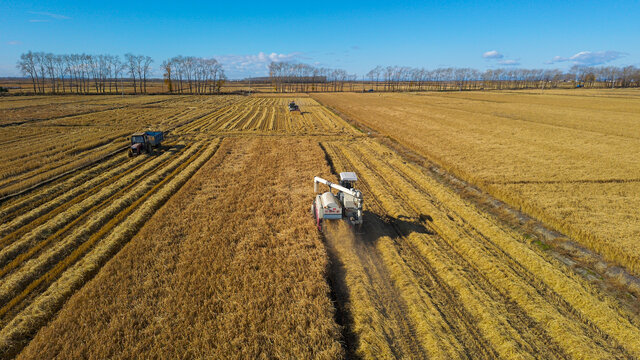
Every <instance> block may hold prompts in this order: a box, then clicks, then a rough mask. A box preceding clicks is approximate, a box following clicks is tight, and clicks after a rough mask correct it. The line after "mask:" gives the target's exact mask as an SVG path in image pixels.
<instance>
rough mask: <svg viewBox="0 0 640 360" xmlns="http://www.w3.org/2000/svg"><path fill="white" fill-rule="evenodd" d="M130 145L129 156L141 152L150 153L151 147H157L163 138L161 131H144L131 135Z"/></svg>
mask: <svg viewBox="0 0 640 360" xmlns="http://www.w3.org/2000/svg"><path fill="white" fill-rule="evenodd" d="M130 139H131V147H130V148H129V156H130V157H131V156H135V155H140V154H142V153H143V152H146V153H147V154H150V153H151V150H152V149H153V148H157V147H158V146H160V143H162V140H164V133H163V132H162V131H145V132H141V133H135V134H133V135H131V138H130Z"/></svg>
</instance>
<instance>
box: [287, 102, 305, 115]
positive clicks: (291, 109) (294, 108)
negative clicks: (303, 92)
mask: <svg viewBox="0 0 640 360" xmlns="http://www.w3.org/2000/svg"><path fill="white" fill-rule="evenodd" d="M296 111H297V112H298V113H299V114H302V112H301V111H300V107H299V106H298V104H296V102H295V101H293V100H291V102H290V103H289V112H291V113H293V112H296Z"/></svg>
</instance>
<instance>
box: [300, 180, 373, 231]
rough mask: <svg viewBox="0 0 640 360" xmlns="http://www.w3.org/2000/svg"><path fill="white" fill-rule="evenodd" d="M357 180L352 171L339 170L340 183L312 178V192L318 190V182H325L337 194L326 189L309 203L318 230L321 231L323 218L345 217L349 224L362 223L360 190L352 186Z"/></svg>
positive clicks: (335, 218)
mask: <svg viewBox="0 0 640 360" xmlns="http://www.w3.org/2000/svg"><path fill="white" fill-rule="evenodd" d="M356 181H358V177H357V176H356V173H354V172H341V173H340V184H339V185H338V184H334V183H332V182H330V181H328V180H325V179H322V178H319V177H317V176H316V177H315V178H313V190H314V192H316V193H318V192H320V189H319V188H318V184H325V185H327V186H328V187H329V188H330V189H336V190H338V193H337V194H334V193H332V192H331V191H327V192H325V193H323V194H321V195H316V198H315V200H314V202H313V204H312V205H311V213H312V214H313V216H314V218H315V219H316V226H317V227H318V230H320V231H322V222H323V220H325V219H326V220H337V219H343V218H344V219H346V220H347V221H348V222H349V223H350V224H351V225H358V226H360V225H362V220H363V216H362V215H363V214H362V203H363V200H362V192H360V190H356V189H354V188H353V184H354V183H355V182H356Z"/></svg>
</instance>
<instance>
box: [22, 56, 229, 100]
mask: <svg viewBox="0 0 640 360" xmlns="http://www.w3.org/2000/svg"><path fill="white" fill-rule="evenodd" d="M152 63H153V59H152V58H151V57H150V56H145V55H134V54H131V53H127V54H125V55H124V58H121V57H120V56H118V55H107V54H101V55H89V54H61V55H56V54H51V53H44V52H32V51H29V52H27V53H24V54H22V55H21V56H20V59H19V60H18V63H17V65H16V67H17V68H18V70H20V72H21V73H22V75H23V76H26V77H28V78H29V79H30V80H31V84H32V86H33V92H34V93H39V94H44V93H47V92H49V93H55V94H61V93H76V94H87V93H98V94H107V93H124V92H125V91H126V92H133V93H134V94H138V93H141V94H146V93H148V90H147V84H148V82H149V80H150V78H151V76H152V70H153V69H152V67H151V64H152ZM162 69H163V70H164V78H165V80H164V83H165V84H166V85H167V89H168V91H169V92H178V93H187V92H188V93H191V94H205V93H214V92H219V91H220V87H221V86H222V84H223V82H224V79H226V77H225V75H224V70H223V69H222V66H221V65H220V64H219V63H218V62H217V61H216V60H215V59H205V58H196V57H191V56H190V57H183V56H176V57H174V58H171V59H169V60H166V61H164V62H163V63H162Z"/></svg>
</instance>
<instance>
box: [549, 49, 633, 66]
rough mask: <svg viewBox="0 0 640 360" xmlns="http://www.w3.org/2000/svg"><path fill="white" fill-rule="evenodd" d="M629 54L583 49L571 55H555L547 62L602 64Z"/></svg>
mask: <svg viewBox="0 0 640 360" xmlns="http://www.w3.org/2000/svg"><path fill="white" fill-rule="evenodd" d="M626 55H627V54H626V53H623V52H620V51H581V52H579V53H577V54H575V55H573V56H570V57H562V56H554V57H553V59H551V61H549V62H547V64H553V63H557V62H565V61H569V62H572V63H574V64H576V65H586V66H593V65H602V64H605V63H608V62H611V61H614V60H618V59H620V58H623V57H625V56H626Z"/></svg>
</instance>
